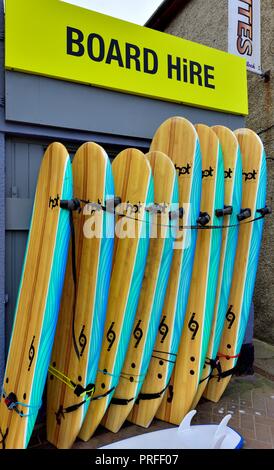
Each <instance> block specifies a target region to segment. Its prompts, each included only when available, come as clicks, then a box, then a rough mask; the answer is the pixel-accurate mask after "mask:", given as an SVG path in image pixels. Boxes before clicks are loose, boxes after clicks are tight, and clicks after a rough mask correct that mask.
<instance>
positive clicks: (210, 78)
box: [204, 65, 215, 90]
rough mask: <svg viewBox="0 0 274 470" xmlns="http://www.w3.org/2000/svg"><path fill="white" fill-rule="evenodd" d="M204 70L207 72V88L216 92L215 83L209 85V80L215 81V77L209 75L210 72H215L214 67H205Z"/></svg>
mask: <svg viewBox="0 0 274 470" xmlns="http://www.w3.org/2000/svg"><path fill="white" fill-rule="evenodd" d="M204 70H205V87H207V88H212V89H213V90H215V85H214V84H213V83H209V80H214V79H215V77H214V75H211V74H209V71H212V72H214V67H212V66H211V65H205V66H204Z"/></svg>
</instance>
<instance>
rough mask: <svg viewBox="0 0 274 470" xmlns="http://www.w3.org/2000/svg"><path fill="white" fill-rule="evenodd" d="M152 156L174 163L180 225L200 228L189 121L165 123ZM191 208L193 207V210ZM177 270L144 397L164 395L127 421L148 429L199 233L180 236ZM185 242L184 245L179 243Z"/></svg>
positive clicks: (197, 162) (197, 160)
mask: <svg viewBox="0 0 274 470" xmlns="http://www.w3.org/2000/svg"><path fill="white" fill-rule="evenodd" d="M151 150H160V151H162V152H164V153H166V155H168V156H169V157H170V158H171V160H172V161H173V163H174V165H175V168H176V170H177V174H178V178H179V205H180V207H184V209H185V214H184V217H183V219H182V221H181V222H180V223H181V224H184V225H195V224H196V220H197V217H198V215H199V210H200V194H201V176H202V168H201V156H200V146H199V142H198V136H197V133H196V130H195V128H194V126H193V125H192V124H191V123H190V122H189V121H187V120H186V119H184V118H180V117H174V118H170V119H168V120H167V121H165V122H164V123H163V124H162V125H161V126H160V127H159V129H158V130H157V132H156V134H155V136H154V137H153V140H152V144H151ZM189 203H190V205H189ZM178 240H179V242H178V241H177V243H176V248H175V252H174V256H173V260H172V267H171V273H170V278H169V282H168V287H167V291H166V297H165V302H164V307H163V313H162V319H161V323H160V328H159V331H158V334H157V337H156V342H155V346H154V352H153V355H152V358H151V362H150V365H149V368H148V372H147V375H146V378H145V381H144V384H143V386H142V389H141V394H159V395H158V397H157V396H155V397H154V398H153V399H150V400H147V399H138V400H137V401H136V404H135V406H134V408H133V410H132V413H131V414H130V415H129V416H128V420H129V421H131V422H133V423H136V424H139V425H140V426H144V427H148V426H149V424H150V423H151V421H152V419H153V418H154V416H155V413H156V411H157V409H158V408H159V406H160V403H161V400H162V398H163V391H164V389H165V388H166V387H167V385H168V383H169V380H170V377H171V373H172V369H173V366H174V359H175V357H176V354H177V351H178V347H179V340H180V336H181V332H182V328H183V321H184V315H185V309H186V304H187V297H188V292H189V287H190V279H191V273H192V266H193V258H194V251H195V245H196V231H195V230H181V231H180V233H179V234H178ZM180 240H181V241H180Z"/></svg>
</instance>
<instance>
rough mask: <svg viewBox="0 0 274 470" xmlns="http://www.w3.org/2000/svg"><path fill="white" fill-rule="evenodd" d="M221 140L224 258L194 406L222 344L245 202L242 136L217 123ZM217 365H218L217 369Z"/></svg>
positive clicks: (203, 388)
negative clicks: (237, 135) (239, 221)
mask: <svg viewBox="0 0 274 470" xmlns="http://www.w3.org/2000/svg"><path fill="white" fill-rule="evenodd" d="M212 129H213V131H214V132H215V133H216V134H217V137H218V138H219V142H220V144H221V148H222V153H223V160H224V169H225V171H224V180H225V210H224V219H223V224H224V227H226V226H229V225H231V227H228V228H224V229H223V230H222V248H221V260H220V267H219V274H218V284H217V293H216V300H215V307H214V314H213V321H212V327H211V333H210V340H209V345H208V349H207V354H206V361H205V364H204V368H203V371H202V376H201V380H200V383H199V387H198V390H197V393H196V395H195V398H194V401H193V403H192V406H191V408H192V409H195V408H196V405H197V403H198V402H199V400H200V398H201V396H202V394H203V392H204V390H205V388H206V386H207V383H208V380H209V377H210V375H211V374H212V373H213V367H214V365H213V364H212V362H211V361H216V360H218V359H217V353H218V348H219V344H220V341H221V336H222V331H223V327H224V322H225V315H226V312H227V303H228V297H229V292H230V286H231V282H232V275H233V268H234V260H235V255H236V248H237V241H238V231H239V227H238V218H237V216H238V214H240V211H241V203H242V160H241V152H240V147H239V143H238V140H237V138H236V136H235V134H234V133H233V132H232V131H231V130H230V129H228V128H227V127H224V126H213V127H212ZM215 371H216V369H214V373H215Z"/></svg>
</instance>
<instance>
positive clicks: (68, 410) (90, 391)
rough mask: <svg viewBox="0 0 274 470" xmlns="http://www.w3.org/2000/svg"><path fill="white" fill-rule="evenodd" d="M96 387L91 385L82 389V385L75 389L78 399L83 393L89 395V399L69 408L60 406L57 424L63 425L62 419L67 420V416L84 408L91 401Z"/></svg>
mask: <svg viewBox="0 0 274 470" xmlns="http://www.w3.org/2000/svg"><path fill="white" fill-rule="evenodd" d="M94 390H95V385H94V384H89V385H87V387H86V388H84V387H82V386H81V385H79V384H78V385H77V386H76V387H75V390H74V393H75V395H77V397H80V396H81V395H82V394H83V393H86V394H87V398H86V399H85V400H83V401H81V402H80V403H76V404H75V405H71V406H67V407H66V408H63V405H60V408H59V410H58V411H57V413H55V416H56V421H57V424H59V425H60V424H61V418H63V419H65V414H68V413H72V412H73V411H76V410H78V409H79V408H80V407H81V406H83V405H84V404H85V403H87V401H91V400H92V399H91V398H90V397H91V395H92V394H93V393H94Z"/></svg>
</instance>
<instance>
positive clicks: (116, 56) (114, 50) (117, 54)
mask: <svg viewBox="0 0 274 470" xmlns="http://www.w3.org/2000/svg"><path fill="white" fill-rule="evenodd" d="M113 60H116V61H117V62H118V64H119V67H124V64H123V59H122V54H121V50H120V46H119V43H118V41H117V39H111V41H110V46H109V50H108V55H107V59H106V64H110V63H111V62H112V61H113Z"/></svg>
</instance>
